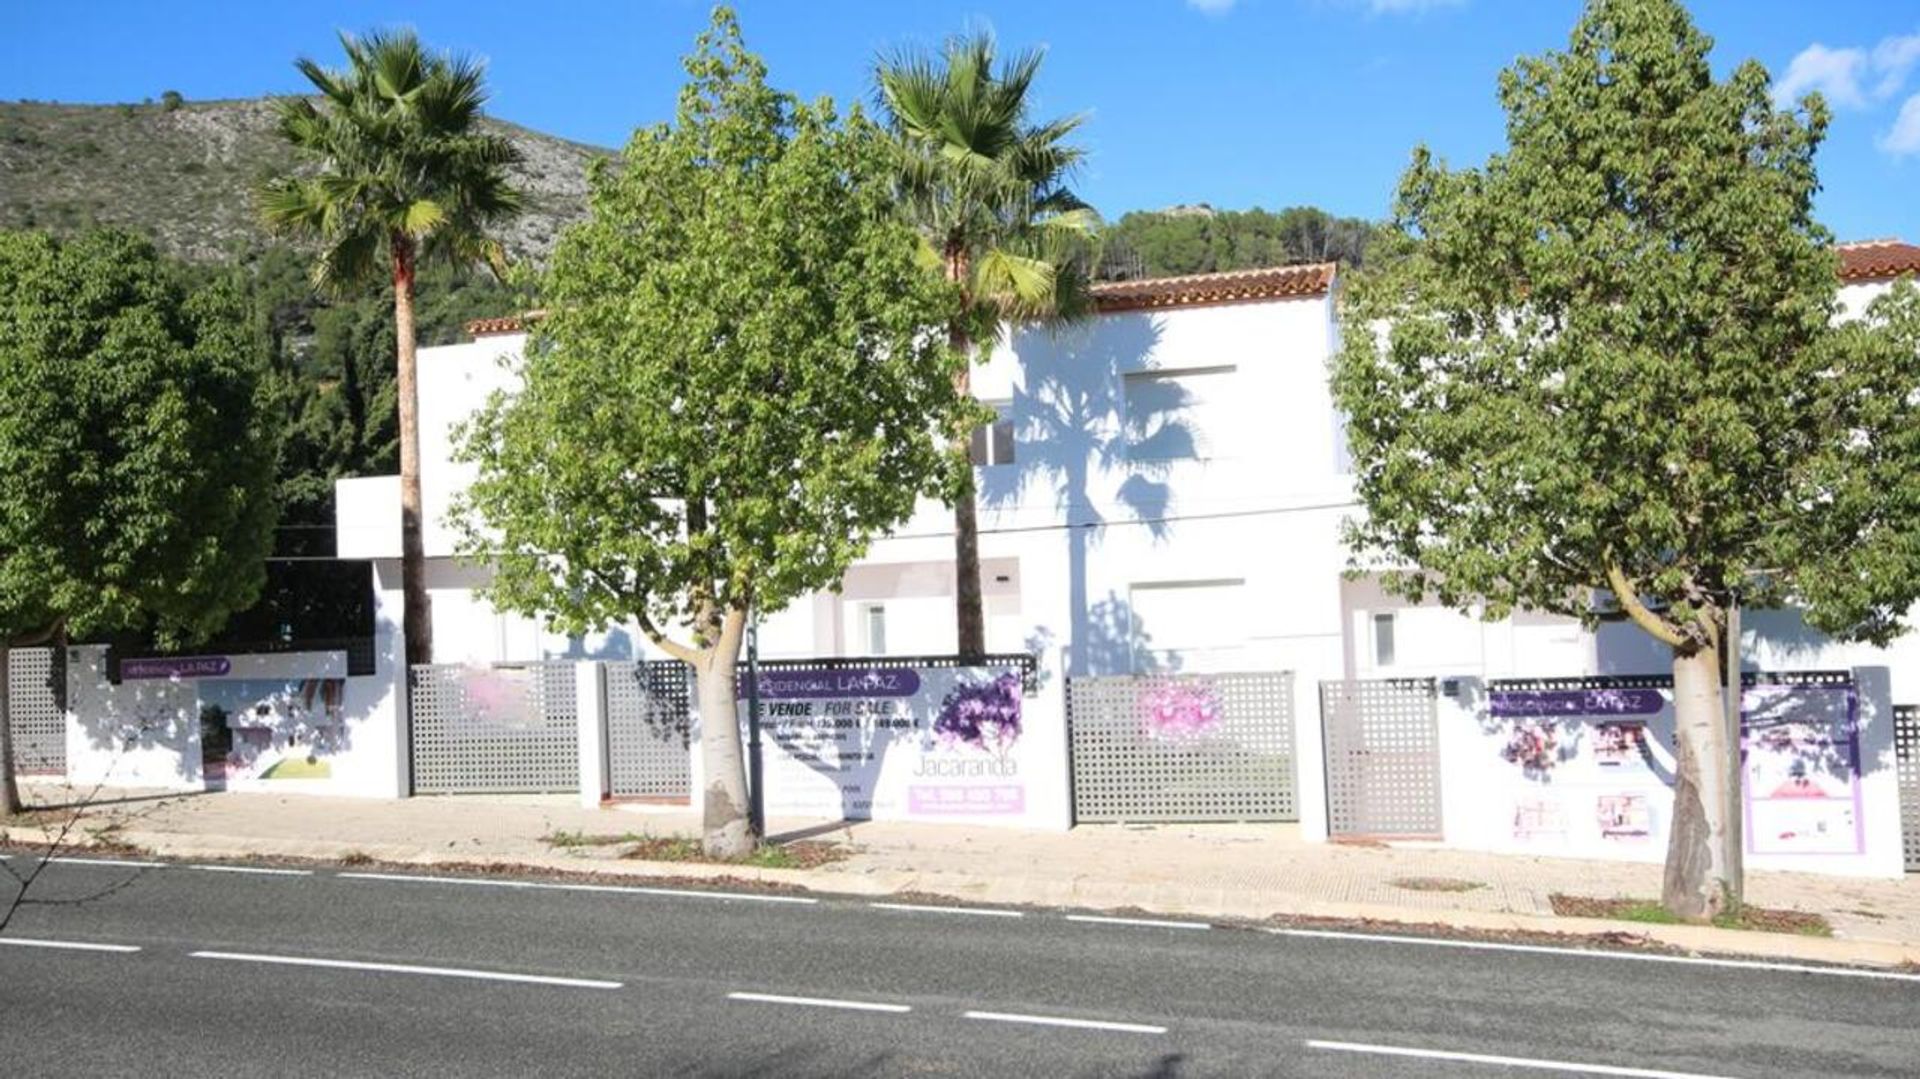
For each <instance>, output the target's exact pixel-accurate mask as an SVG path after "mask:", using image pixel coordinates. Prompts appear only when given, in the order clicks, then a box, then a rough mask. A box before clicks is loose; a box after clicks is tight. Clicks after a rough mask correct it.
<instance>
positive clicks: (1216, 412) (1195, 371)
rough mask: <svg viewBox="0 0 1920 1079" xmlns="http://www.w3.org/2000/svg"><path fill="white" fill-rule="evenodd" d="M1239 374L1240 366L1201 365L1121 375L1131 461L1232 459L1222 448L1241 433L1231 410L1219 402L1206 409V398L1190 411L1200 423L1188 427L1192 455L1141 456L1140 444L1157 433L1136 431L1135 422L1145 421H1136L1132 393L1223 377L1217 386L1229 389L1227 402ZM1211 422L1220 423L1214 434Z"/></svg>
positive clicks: (1223, 396)
mask: <svg viewBox="0 0 1920 1079" xmlns="http://www.w3.org/2000/svg"><path fill="white" fill-rule="evenodd" d="M1239 370H1240V368H1239V366H1238V365H1236V364H1230V363H1225V364H1202V365H1197V366H1193V367H1155V368H1152V369H1150V370H1145V371H1126V372H1122V374H1121V376H1120V399H1121V401H1122V403H1123V404H1124V406H1125V409H1126V418H1125V424H1126V428H1125V431H1126V439H1127V456H1128V458H1130V459H1131V460H1135V461H1141V462H1149V463H1157V462H1163V461H1210V460H1214V459H1215V458H1219V457H1227V456H1231V454H1230V453H1227V452H1222V446H1223V444H1226V443H1229V442H1231V440H1232V439H1234V438H1236V437H1238V434H1239V432H1237V431H1235V430H1233V418H1232V415H1231V410H1223V409H1221V408H1220V407H1219V402H1212V403H1213V405H1214V407H1213V408H1208V407H1207V405H1208V404H1209V401H1208V399H1205V398H1203V399H1201V400H1200V401H1198V402H1196V404H1198V405H1199V406H1200V407H1199V408H1198V409H1196V410H1187V411H1188V412H1189V413H1191V412H1197V413H1199V417H1198V418H1197V422H1196V420H1195V419H1189V420H1188V423H1189V426H1190V427H1191V429H1192V431H1193V452H1192V453H1191V454H1180V455H1176V456H1169V455H1166V454H1153V455H1151V456H1148V455H1143V454H1141V452H1140V445H1141V442H1142V441H1143V440H1144V439H1151V438H1152V437H1153V435H1154V432H1151V431H1150V432H1144V433H1142V432H1139V431H1138V430H1137V429H1136V427H1135V423H1136V420H1137V419H1142V418H1143V417H1135V416H1134V414H1133V390H1134V387H1136V386H1146V385H1150V384H1152V383H1156V382H1177V381H1178V380H1180V379H1183V378H1193V377H1196V376H1203V375H1212V376H1222V377H1221V378H1220V381H1219V383H1218V384H1219V385H1220V386H1223V387H1229V392H1227V393H1223V394H1222V395H1221V399H1222V400H1228V399H1231V397H1232V393H1231V388H1230V386H1229V384H1230V383H1231V382H1233V381H1234V379H1233V378H1232V376H1234V375H1236V374H1238V373H1239ZM1208 419H1211V420H1213V421H1214V422H1215V423H1218V424H1219V425H1220V429H1219V430H1214V429H1213V428H1211V427H1209V426H1208V425H1207V422H1206V421H1207V420H1208ZM1222 436H1224V437H1222Z"/></svg>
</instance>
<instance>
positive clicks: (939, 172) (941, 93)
mask: <svg viewBox="0 0 1920 1079" xmlns="http://www.w3.org/2000/svg"><path fill="white" fill-rule="evenodd" d="M996 59H997V50H996V47H995V45H994V42H993V39H992V38H991V37H990V36H987V35H985V34H977V35H973V36H970V37H956V38H953V39H951V40H949V41H948V42H947V44H946V46H945V48H944V49H943V50H942V52H941V54H940V55H939V56H938V57H937V58H936V57H934V56H931V55H929V54H926V53H923V52H913V51H908V52H904V53H901V54H899V55H897V56H894V57H890V58H888V59H886V60H884V61H882V62H881V64H880V66H879V69H878V71H877V72H876V73H875V78H876V81H877V82H878V83H879V87H880V100H881V103H882V105H883V106H884V107H885V109H886V112H887V119H888V126H889V130H890V132H891V134H892V136H893V138H892V140H891V143H890V147H891V150H892V154H893V167H894V169H895V172H896V175H897V177H898V180H897V182H898V188H899V191H898V197H899V201H900V205H901V207H902V210H903V212H904V213H905V214H906V216H907V219H908V220H909V221H911V222H913V224H914V225H915V226H916V227H917V228H918V229H919V230H920V233H921V236H922V237H923V239H924V240H925V242H926V243H927V245H928V247H929V251H928V253H927V254H928V259H929V261H930V262H932V263H935V264H937V265H939V266H941V267H942V268H943V269H944V271H945V272H946V275H947V278H948V280H950V281H953V282H955V283H957V284H959V285H960V289H959V291H958V293H957V294H956V297H955V302H956V303H957V304H959V305H960V306H959V308H958V310H957V311H956V314H955V315H954V316H953V317H951V318H950V319H948V320H947V321H949V322H951V323H953V324H954V325H956V326H958V327H961V328H962V329H963V331H964V334H965V336H966V337H967V338H969V339H971V340H974V341H984V340H991V339H992V338H993V337H994V336H996V335H997V334H998V332H999V329H1000V326H1001V325H1002V324H1003V323H1004V321H1005V320H1007V319H1045V318H1051V317H1054V316H1055V315H1059V314H1067V315H1072V314H1075V313H1077V312H1079V311H1082V310H1085V308H1086V303H1087V301H1086V289H1085V286H1086V283H1087V280H1088V276H1089V273H1090V271H1091V268H1092V265H1093V262H1094V258H1095V254H1096V252H1095V245H1094V240H1095V238H1096V236H1097V233H1098V229H1099V225H1100V218H1099V215H1097V214H1095V213H1094V212H1093V210H1092V209H1091V208H1089V207H1088V206H1087V205H1086V204H1085V203H1083V202H1081V201H1080V199H1079V197H1078V196H1076V195H1075V194H1074V193H1073V191H1072V190H1071V189H1070V188H1069V187H1068V186H1067V183H1068V180H1069V179H1070V178H1071V177H1072V174H1073V172H1074V170H1075V169H1076V168H1077V167H1078V166H1079V164H1080V161H1081V159H1082V158H1083V157H1084V152H1083V151H1082V150H1081V149H1080V148H1079V147H1077V146H1074V145H1072V144H1071V143H1069V142H1068V141H1067V139H1068V138H1069V137H1070V136H1071V135H1072V134H1073V133H1074V131H1075V130H1076V129H1078V128H1079V126H1080V117H1078V116H1066V117H1060V118H1058V119H1054V120H1047V121H1042V122H1034V121H1032V120H1031V119H1030V118H1029V116H1028V108H1029V104H1030V102H1029V100H1028V94H1029V93H1030V91H1031V89H1032V86H1033V80H1034V78H1035V77H1037V76H1038V75H1039V73H1040V61H1041V54H1040V53H1038V52H1025V53H1021V54H1018V55H1016V56H1014V57H1013V58H1011V59H1009V60H1007V61H1006V62H1005V63H1002V64H999V66H998V67H996V66H995V63H996Z"/></svg>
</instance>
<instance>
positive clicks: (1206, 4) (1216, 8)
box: [1187, 0, 1236, 15]
mask: <svg viewBox="0 0 1920 1079" xmlns="http://www.w3.org/2000/svg"><path fill="white" fill-rule="evenodd" d="M1235 2H1236V0H1187V6H1188V7H1190V8H1192V9H1193V10H1195V11H1198V12H1200V13H1201V14H1203V15H1225V14H1226V13H1227V12H1229V11H1232V10H1233V5H1234V3H1235Z"/></svg>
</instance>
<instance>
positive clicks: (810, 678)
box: [738, 667, 920, 701]
mask: <svg viewBox="0 0 1920 1079" xmlns="http://www.w3.org/2000/svg"><path fill="white" fill-rule="evenodd" d="M746 678H747V676H746V675H745V674H742V675H741V676H740V687H739V690H738V693H739V695H740V696H742V697H744V696H745V695H746V692H747V682H746ZM759 686H760V699H762V700H768V701H773V700H781V699H787V700H793V699H797V698H813V699H816V700H850V699H852V698H855V697H911V696H913V695H914V694H916V693H918V692H920V672H919V671H916V670H914V669H913V668H911V667H843V668H830V667H814V668H803V669H800V670H785V671H761V672H760V679H759Z"/></svg>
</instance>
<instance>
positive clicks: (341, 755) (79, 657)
mask: <svg viewBox="0 0 1920 1079" xmlns="http://www.w3.org/2000/svg"><path fill="white" fill-rule="evenodd" d="M374 574H375V576H374V604H375V618H376V628H377V632H376V636H375V640H374V657H375V673H374V674H372V675H362V676H349V675H348V674H347V659H346V655H345V653H342V652H288V653H273V654H258V655H234V656H229V657H227V659H228V662H229V669H228V671H227V673H225V674H223V675H220V676H219V679H218V680H221V681H298V680H301V679H307V678H341V679H344V683H345V684H344V687H343V693H342V697H341V701H340V718H341V723H340V726H339V734H338V737H337V739H335V740H334V741H333V744H331V745H330V746H329V747H328V748H327V750H326V751H325V753H324V757H325V760H326V762H327V765H328V770H329V773H330V774H329V776H328V778H325V779H259V778H250V779H244V780H233V781H228V782H227V783H226V786H227V787H228V789H233V790H257V791H273V792H277V793H283V794H284V793H288V792H291V791H299V792H303V793H308V794H332V795H346V796H352V797H370V798H400V797H404V796H405V795H406V794H407V791H408V776H407V767H408V762H407V738H406V728H405V719H404V710H405V697H406V695H405V693H404V691H403V689H402V687H403V686H404V684H405V683H404V681H403V679H402V678H401V675H400V669H401V668H400V656H401V652H402V648H401V642H400V639H399V633H398V627H399V624H400V617H399V609H400V573H399V566H398V564H397V563H393V562H376V563H375V564H374ZM67 656H68V660H67V773H66V777H67V782H69V783H71V784H73V785H75V786H79V787H84V788H91V787H93V786H95V785H96V784H97V785H100V786H103V787H110V788H111V787H162V788H168V789H173V790H204V789H206V788H207V786H208V777H206V776H203V775H202V768H201V745H200V698H201V692H200V691H201V688H202V682H203V680H201V679H196V678H181V677H174V678H129V679H124V680H122V681H121V682H120V683H119V684H118V685H115V684H113V683H112V682H110V681H108V679H107V663H106V660H107V649H106V647H105V646H103V645H83V646H78V647H74V648H71V649H69V650H68V652H67ZM212 680H214V679H207V680H205V681H212ZM215 782H216V783H217V782H219V781H218V780H215Z"/></svg>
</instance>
